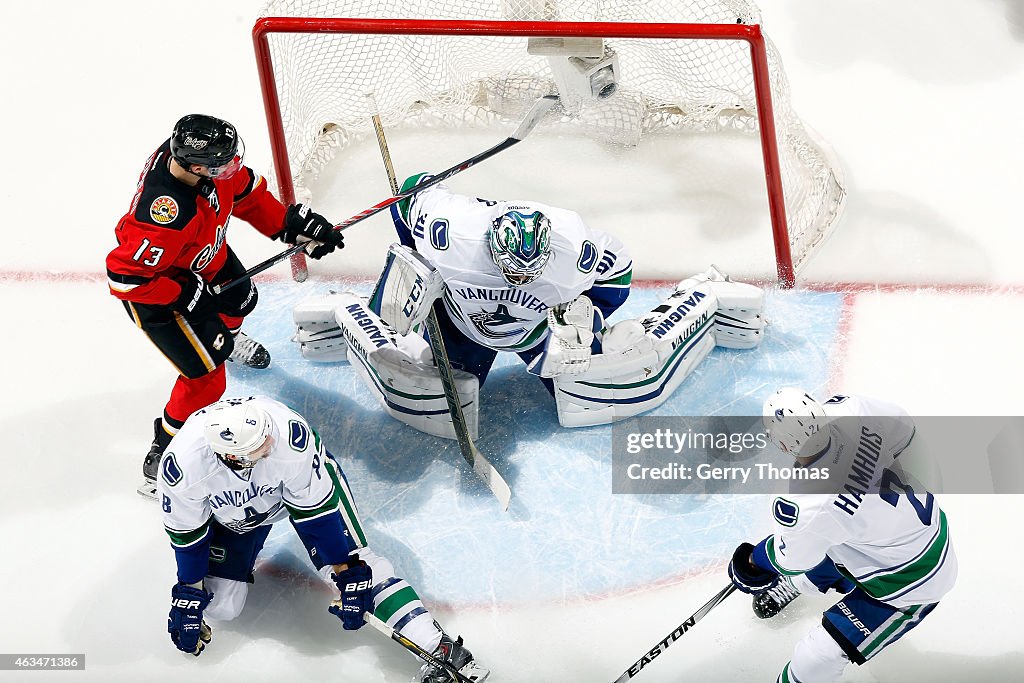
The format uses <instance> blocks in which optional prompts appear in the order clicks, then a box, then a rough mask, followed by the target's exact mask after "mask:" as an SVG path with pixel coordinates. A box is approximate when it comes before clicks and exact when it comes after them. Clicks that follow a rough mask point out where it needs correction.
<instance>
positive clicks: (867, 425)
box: [729, 388, 957, 683]
mask: <svg viewBox="0 0 1024 683" xmlns="http://www.w3.org/2000/svg"><path fill="white" fill-rule="evenodd" d="M763 415H764V417H763V420H764V426H765V429H766V430H767V433H768V437H769V439H770V440H771V441H772V443H774V444H775V445H776V446H778V447H779V448H780V449H782V450H783V451H784V452H786V453H791V454H792V455H794V456H795V457H796V466H797V467H828V470H829V472H830V473H831V474H830V478H834V477H835V476H836V475H835V473H838V480H836V481H833V482H832V483H831V485H830V486H831V493H828V494H825V493H802V492H797V491H794V492H793V493H791V494H788V495H786V496H784V497H782V496H780V497H778V498H776V499H775V500H774V502H773V516H774V526H775V531H774V533H773V534H772V535H770V536H768V537H767V538H765V539H764V540H762V541H761V542H760V543H758V544H757V545H756V546H755V545H752V544H750V543H743V544H741V545H740V546H739V547H738V548H737V549H736V552H735V554H734V555H733V558H732V562H731V563H730V564H729V577H730V578H731V579H732V581H733V583H734V584H735V585H736V587H737V588H738V589H739V590H741V591H743V592H745V593H750V594H753V595H754V596H755V597H754V612H755V613H756V614H757V615H758V616H759V617H762V618H768V617H772V616H775V615H776V614H778V613H779V612H780V611H781V610H782V609H783V608H784V607H785V606H786V605H788V604H789V603H790V602H792V601H793V600H794V599H795V598H796V597H797V596H798V595H799V594H800V593H802V592H822V593H824V592H826V591H828V590H830V589H831V590H835V591H838V592H839V593H841V594H843V598H842V599H841V600H840V601H839V602H837V603H836V604H835V605H833V606H832V607H830V608H829V609H827V610H825V612H824V614H823V618H822V620H821V625H820V626H817V627H815V628H814V629H813V630H812V631H811V632H810V633H808V634H807V635H806V636H805V637H804V639H803V640H801V641H800V642H799V643H797V646H796V649H795V651H794V653H793V658H792V660H791V661H790V662H789V663H788V664H786V666H785V668H784V669H783V670H782V673H781V674H780V675H779V677H778V681H781V682H782V683H789V682H791V681H799V682H800V683H827V682H831V681H837V680H839V677H840V675H841V674H842V672H843V669H844V668H845V667H846V665H847V664H849V663H850V662H854V663H856V664H863V663H864V662H866V661H867V660H869V659H871V658H872V657H874V656H875V655H877V654H878V653H879V652H881V651H882V650H884V649H885V648H886V647H888V646H889V645H891V644H892V643H894V642H895V641H896V640H898V639H899V638H901V637H902V636H903V635H905V634H906V633H907V632H908V631H910V630H911V629H913V628H914V627H915V626H917V625H918V624H919V623H921V620H922V619H924V618H925V617H926V616H928V615H929V614H930V613H931V612H932V610H934V609H935V607H936V605H937V604H938V602H939V600H940V599H941V598H942V597H943V596H944V595H945V594H946V593H947V592H948V591H949V590H950V589H951V588H952V587H953V584H954V583H955V581H956V574H957V562H956V554H955V553H954V551H953V546H952V543H951V542H950V536H949V528H948V525H947V523H946V515H945V514H944V513H943V512H942V510H941V509H939V506H938V504H937V503H936V502H935V497H934V496H933V495H932V494H931V493H929V492H928V491H925V490H923V487H921V488H919V487H918V486H915V485H912V484H910V483H909V482H910V480H911V478H910V477H909V476H908V475H907V474H906V473H905V472H904V471H903V468H902V467H901V463H902V462H903V460H904V459H905V458H906V457H907V453H908V452H909V451H908V446H910V444H911V441H912V439H913V437H914V423H913V421H912V420H911V418H910V417H909V416H908V415H907V414H906V412H905V411H904V410H902V409H901V408H899V407H897V406H895V405H892V404H890V403H885V402H882V401H877V400H874V399H868V398H863V397H856V396H833V397H832V398H830V399H829V400H828V401H826V402H825V403H824V404H821V403H818V402H817V401H816V400H814V399H813V398H812V397H811V396H809V395H808V394H806V393H805V392H803V391H802V390H800V389H791V388H788V389H782V390H780V391H778V392H776V393H775V394H774V395H772V396H771V397H770V398H769V399H768V400H767V401H766V402H765V404H764V410H763ZM901 456H902V458H903V459H901V460H898V458H900V457H901ZM803 485H804V484H801V483H799V482H796V481H794V485H793V488H794V489H796V488H797V487H798V486H803ZM806 486H807V488H812V487H820V486H821V483H820V480H817V481H813V482H809V483H807V484H806ZM818 490H820V488H819V489H818Z"/></svg>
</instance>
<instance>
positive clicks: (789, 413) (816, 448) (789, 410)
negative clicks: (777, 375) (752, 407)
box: [761, 387, 829, 458]
mask: <svg viewBox="0 0 1024 683" xmlns="http://www.w3.org/2000/svg"><path fill="white" fill-rule="evenodd" d="M761 415H762V417H761V421H762V423H763V424H764V428H765V431H766V432H767V433H768V438H769V439H770V440H771V442H772V443H773V444H775V445H776V446H778V447H779V448H780V449H782V450H783V451H784V452H786V453H790V454H792V455H793V456H795V457H799V458H812V457H816V456H817V455H820V454H821V452H822V451H823V450H824V449H825V448H827V447H828V445H829V433H828V421H829V419H828V416H827V415H825V409H824V408H823V407H822V405H821V404H820V403H818V402H817V401H816V400H814V399H813V398H812V397H811V396H810V394H808V393H806V392H805V391H804V390H803V389H796V388H792V387H788V388H785V389H779V390H778V391H776V392H775V393H774V394H772V395H771V396H770V397H768V399H767V400H766V401H765V402H764V407H763V409H762V411H761Z"/></svg>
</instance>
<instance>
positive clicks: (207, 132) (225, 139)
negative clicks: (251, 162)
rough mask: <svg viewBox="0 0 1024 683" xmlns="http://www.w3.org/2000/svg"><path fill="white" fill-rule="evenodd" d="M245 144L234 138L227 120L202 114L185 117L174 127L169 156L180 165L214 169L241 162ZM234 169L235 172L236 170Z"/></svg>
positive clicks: (234, 132) (214, 173)
mask: <svg viewBox="0 0 1024 683" xmlns="http://www.w3.org/2000/svg"><path fill="white" fill-rule="evenodd" d="M244 153H245V145H244V144H243V143H242V141H241V138H239V137H238V131H236V130H235V127H234V126H232V125H231V124H230V123H228V122H227V121H224V120H222V119H218V118H215V117H213V116H207V115H205V114H189V115H188V116H184V117H182V118H181V119H179V120H178V122H177V123H176V124H174V132H173V133H172V134H171V156H172V157H174V159H175V160H176V161H177V162H178V163H179V164H181V165H182V166H184V167H185V168H190V167H191V165H192V164H199V165H200V166H206V167H207V168H209V169H211V171H213V172H212V173H211V175H213V176H217V175H219V174H218V173H217V172H216V170H217V169H221V168H224V167H226V166H228V165H229V164H231V162H232V161H234V159H235V157H239V159H241V157H242V155H243V154H244ZM236 170H237V169H236Z"/></svg>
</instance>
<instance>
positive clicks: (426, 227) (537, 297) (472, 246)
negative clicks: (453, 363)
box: [408, 184, 633, 351]
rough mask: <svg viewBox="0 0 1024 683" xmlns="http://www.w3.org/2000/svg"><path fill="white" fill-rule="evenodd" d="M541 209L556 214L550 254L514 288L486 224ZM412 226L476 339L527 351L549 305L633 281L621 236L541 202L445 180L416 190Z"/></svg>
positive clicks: (448, 300)
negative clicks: (488, 196) (480, 192)
mask: <svg viewBox="0 0 1024 683" xmlns="http://www.w3.org/2000/svg"><path fill="white" fill-rule="evenodd" d="M512 210H518V211H522V212H524V213H529V212H533V211H540V212H541V213H543V214H544V215H545V216H547V217H548V218H549V219H550V220H551V258H550V260H549V261H548V263H547V265H546V266H545V267H544V273H543V274H542V275H541V276H540V277H539V278H537V279H536V280H534V281H533V282H531V283H530V284H527V285H523V286H521V287H512V286H510V285H509V284H508V283H507V282H505V280H504V278H503V277H502V276H501V271H500V270H499V269H498V266H497V265H495V263H494V261H493V259H492V258H491V252H490V248H489V246H488V243H487V235H488V229H489V228H490V226H491V223H492V222H493V221H494V219H495V218H497V217H498V216H500V215H502V214H503V213H505V212H507V211H512ZM408 223H409V227H410V230H411V231H412V235H413V239H414V240H415V243H416V250H417V251H418V252H419V253H420V254H422V255H423V256H424V257H426V258H427V260H428V261H430V263H432V264H433V265H434V267H435V268H437V270H438V272H439V273H440V274H441V277H442V278H443V279H444V283H445V292H444V305H445V308H446V309H447V311H448V314H449V316H450V317H451V319H452V321H453V322H454V323H455V325H456V327H458V329H459V330H460V331H461V332H462V333H463V334H465V335H466V336H467V337H468V338H470V339H472V340H473V341H474V342H476V343H478V344H480V345H482V346H486V347H488V348H492V349H498V350H501V351H524V350H526V349H529V348H532V347H533V346H536V345H537V344H538V343H539V342H540V341H541V340H542V339H543V338H544V337H545V336H546V333H547V312H548V309H549V308H551V307H552V306H555V305H556V304H563V303H568V302H570V301H573V300H574V299H576V297H578V296H579V295H580V294H583V293H584V292H586V291H588V290H589V289H591V288H592V287H594V285H595V284H597V285H598V286H601V287H619V286H624V287H628V282H629V278H630V277H631V275H632V266H633V264H632V261H631V259H630V257H629V254H628V253H627V252H626V249H625V247H623V245H622V243H621V242H619V241H618V240H617V239H616V238H614V237H612V236H611V235H608V234H606V233H603V232H600V231H598V230H593V229H591V228H588V227H587V226H586V225H585V224H584V223H583V219H581V218H580V216H579V214H577V213H575V212H574V211H569V210H566V209H559V208H557V207H553V206H546V205H544V204H539V203H537V202H513V201H500V202H494V201H490V200H483V199H477V198H475V197H467V196H464V195H458V194H455V193H453V192H452V191H451V190H449V189H448V188H447V187H446V186H444V185H443V184H441V185H437V186H435V187H433V188H430V189H428V190H424V191H423V192H421V193H419V194H417V195H415V196H414V197H413V200H412V203H411V204H410V207H409V221H408Z"/></svg>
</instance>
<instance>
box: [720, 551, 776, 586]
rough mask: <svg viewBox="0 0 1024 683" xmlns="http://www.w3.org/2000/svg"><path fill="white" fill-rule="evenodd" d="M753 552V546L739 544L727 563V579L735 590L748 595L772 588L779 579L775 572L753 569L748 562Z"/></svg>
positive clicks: (752, 565)
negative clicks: (734, 586)
mask: <svg viewBox="0 0 1024 683" xmlns="http://www.w3.org/2000/svg"><path fill="white" fill-rule="evenodd" d="M753 552H754V546H753V545H751V544H750V543H740V545H739V547H738V548H736V552H734V553H733V554H732V561H731V562H730V563H729V578H730V579H732V582H733V584H735V585H736V588H738V589H740V590H741V591H743V592H744V593H747V594H749V595H757V594H758V593H764V592H765V591H766V590H769V589H771V588H774V587H775V585H776V584H777V583H778V582H779V578H780V576H779V575H778V574H776V573H775V572H770V571H766V570H764V569H761V568H760V567H755V566H754V564H753V563H752V562H751V561H750V558H751V555H752V554H753Z"/></svg>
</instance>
